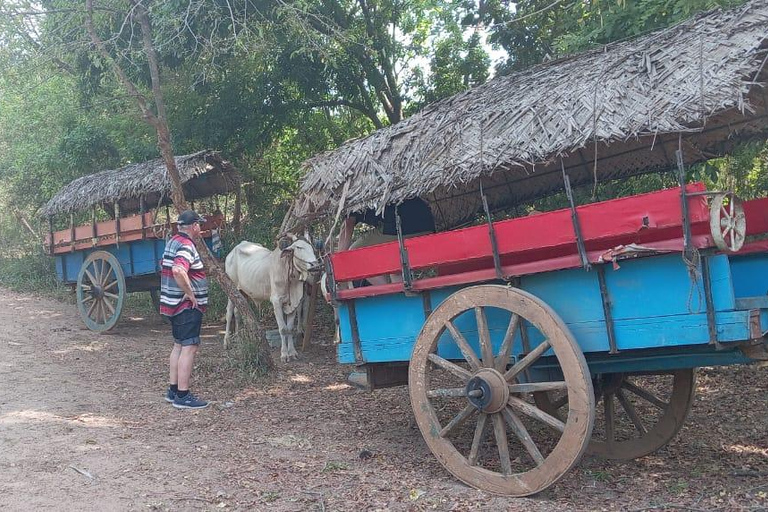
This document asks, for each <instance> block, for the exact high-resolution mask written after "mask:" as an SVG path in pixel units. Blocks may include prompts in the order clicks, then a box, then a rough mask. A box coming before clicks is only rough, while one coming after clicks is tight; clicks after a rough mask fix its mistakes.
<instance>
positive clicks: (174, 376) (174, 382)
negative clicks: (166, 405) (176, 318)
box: [165, 343, 181, 403]
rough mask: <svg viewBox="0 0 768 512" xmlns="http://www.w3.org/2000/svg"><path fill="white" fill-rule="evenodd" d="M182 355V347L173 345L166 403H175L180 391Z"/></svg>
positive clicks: (176, 344)
mask: <svg viewBox="0 0 768 512" xmlns="http://www.w3.org/2000/svg"><path fill="white" fill-rule="evenodd" d="M180 355H181V345H180V344H178V343H174V344H173V348H172V349H171V356H170V357H169V361H168V363H169V364H168V368H169V369H168V391H166V393H165V401H166V402H170V403H173V401H174V400H175V399H176V393H177V392H178V391H179V386H178V384H179V356H180Z"/></svg>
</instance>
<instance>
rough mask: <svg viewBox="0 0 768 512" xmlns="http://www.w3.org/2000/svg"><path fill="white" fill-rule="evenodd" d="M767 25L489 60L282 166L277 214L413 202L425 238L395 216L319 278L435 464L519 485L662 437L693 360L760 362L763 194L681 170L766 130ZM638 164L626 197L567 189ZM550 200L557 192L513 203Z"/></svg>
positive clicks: (671, 429) (474, 480)
mask: <svg viewBox="0 0 768 512" xmlns="http://www.w3.org/2000/svg"><path fill="white" fill-rule="evenodd" d="M767 26H768V2H766V1H765V0H753V1H751V2H748V3H747V4H745V5H744V6H743V7H741V8H739V9H737V10H732V11H724V12H721V11H715V12H710V13H706V14H704V15H701V16H699V17H697V18H695V19H693V20H691V21H688V22H686V23H683V24H681V25H678V26H676V27H674V28H672V29H669V30H663V31H659V32H656V33H653V34H649V35H647V36H644V37H642V38H638V39H635V40H632V41H624V42H620V43H616V44H613V45H609V46H607V47H606V48H601V49H599V50H596V51H592V52H587V53H585V54H582V55H577V56H574V57H570V58H567V59H563V60H560V61H555V62H551V63H546V64H543V65H541V66H538V67H535V68H533V69H531V70H528V71H525V72H522V73H518V74H512V75H509V76H506V77H499V78H495V79H493V80H491V81H490V82H489V83H487V84H485V85H483V86H480V87H477V88H475V89H472V90H469V91H467V92H465V93H462V94H460V95H457V96H454V97H451V98H448V99H445V100H443V101H441V102H439V103H437V104H435V105H433V106H430V107H428V108H427V109H425V110H424V111H422V112H420V113H419V114H416V115H414V116H413V117H411V118H409V119H406V120H405V121H403V122H401V123H399V124H397V125H394V126H391V127H388V128H385V129H383V130H379V131H377V132H374V133H373V134H371V135H370V136H368V137H366V138H363V139H360V140H356V141H351V142H348V143H346V144H345V145H343V146H342V147H340V148H339V149H337V150H335V151H333V152H329V153H326V154H322V155H318V156H316V157H314V158H313V159H310V160H308V161H307V162H306V163H305V165H306V167H307V169H308V173H307V177H306V178H305V180H304V182H303V184H302V189H301V191H302V194H301V195H300V197H299V198H298V199H297V201H296V203H295V204H294V208H293V210H292V211H291V214H290V215H289V218H288V219H287V220H286V223H285V224H286V225H287V226H292V225H295V226H299V225H301V224H306V223H311V222H315V221H316V220H317V219H319V218H322V217H323V216H326V217H328V219H329V220H328V223H329V225H330V224H332V225H334V226H335V225H337V224H338V220H339V219H341V218H342V217H343V216H344V215H351V214H354V213H361V212H366V211H367V210H374V211H375V212H376V213H381V212H382V211H384V210H385V207H386V205H398V204H401V203H403V202H404V201H406V200H408V199H411V198H415V197H419V198H421V199H422V200H423V201H425V202H427V203H428V205H429V207H430V209H431V212H432V213H433V214H434V217H435V225H436V227H437V230H438V231H439V232H438V233H435V234H431V235H426V236H420V237H415V238H405V237H404V236H402V229H401V227H398V237H397V241H394V242H390V243H386V244H381V245H377V246H372V247H363V248H358V249H355V250H350V251H343V252H337V253H335V254H332V255H331V256H330V258H328V259H327V262H328V264H327V267H328V268H327V272H328V275H329V277H330V278H329V279H328V282H329V283H330V285H331V286H330V290H329V298H330V300H332V301H333V302H334V303H335V305H336V307H337V310H338V315H339V324H340V331H341V342H340V344H339V345H338V360H339V361H340V362H341V363H345V364H351V365H357V366H358V368H359V369H362V370H364V371H365V372H367V375H368V385H369V386H370V387H371V388H372V389H376V388H378V387H385V386H390V385H398V384H404V385H405V384H407V385H408V387H409V394H410V401H411V405H412V408H413V413H414V415H415V417H416V421H417V423H418V425H419V428H420V430H421V433H422V435H423V437H424V440H425V441H426V444H427V446H428V447H429V449H430V450H431V451H432V453H433V454H434V455H435V457H436V458H437V459H438V460H439V462H440V463H441V464H442V465H443V466H444V467H445V468H446V469H447V470H448V471H450V472H451V473H452V474H453V475H454V476H456V477H457V478H459V479H460V480H462V481H463V482H465V483H467V484H469V485H471V486H474V487H476V488H479V489H483V490H487V491H490V492H493V493H498V494H503V495H509V496H525V495H530V494H533V493H536V492H539V491H541V490H543V489H546V488H547V487H549V486H550V485H552V484H554V483H555V482H556V481H557V480H558V479H560V478H561V477H562V476H563V475H564V474H566V472H567V471H568V470H569V469H570V468H572V467H573V466H574V465H575V464H577V462H578V461H579V459H580V457H581V456H582V454H583V453H585V452H588V453H591V454H593V455H595V456H600V457H607V458H615V459H633V458H636V457H642V456H644V455H646V454H649V453H651V452H653V451H655V450H658V449H659V448H661V447H663V446H664V445H665V444H666V443H667V442H669V440H670V439H672V437H673V436H674V435H675V434H676V433H677V432H679V430H680V428H681V425H682V424H683V422H684V420H685V418H686V416H687V414H688V411H689V409H690V407H691V404H692V401H693V396H694V389H695V369H696V368H697V367H700V366H711V365H731V364H749V363H752V362H754V361H758V360H765V359H766V358H767V356H768V349H767V348H766V347H767V346H766V331H767V330H768V300H767V299H766V297H767V296H768V295H767V293H768V245H767V244H766V242H765V241H763V240H761V239H762V238H765V233H766V232H768V222H767V221H766V213H765V212H766V206H768V205H767V204H766V203H768V200H766V199H760V200H757V201H755V202H748V203H746V204H742V202H741V201H740V200H739V199H738V198H737V197H736V196H735V195H733V194H732V193H728V192H724V193H720V192H718V193H715V192H710V191H707V190H706V189H705V187H704V186H703V185H702V184H701V183H695V182H694V183H690V181H693V180H691V175H692V166H693V165H694V164H700V163H702V162H706V161H707V160H709V159H711V158H714V157H718V156H722V155H726V154H727V153H728V152H729V150H730V149H731V148H733V146H734V144H736V143H738V142H740V141H743V140H748V139H754V138H758V139H759V140H762V141H765V139H766V135H767V134H768V105H767V103H768V96H766V94H765V92H764V91H765V83H766V82H768V70H767V69H766V60H767V59H768V44H767V43H766V41H768V39H767V38H766V36H767V35H768V33H767V32H766V27H767ZM651 173H653V174H651ZM656 173H661V174H656ZM640 174H646V175H648V176H646V177H645V179H644V180H640V179H637V178H635V176H637V175H640ZM654 176H655V177H658V179H657V180H656V181H657V183H659V184H660V186H657V187H648V188H646V190H652V191H651V192H649V193H647V194H640V195H629V196H628V197H624V198H621V199H614V200H608V201H602V202H593V203H592V204H586V205H579V204H577V203H578V202H579V201H577V200H576V199H577V198H579V197H581V198H584V197H588V196H589V195H594V192H593V191H599V190H607V189H609V188H613V189H614V190H615V189H620V188H621V186H625V185H628V184H634V186H636V185H637V184H638V183H645V184H646V185H647V184H648V183H651V182H653V179H655V178H653V177H654ZM630 178H631V180H630ZM664 181H665V183H664V186H666V187H667V188H666V189H664V186H661V184H662V182H664ZM675 184H677V187H674V185H675ZM580 186H581V187H582V188H577V187H580ZM598 186H599V187H600V188H599V187H598ZM572 187H573V188H572ZM587 187H588V189H587V190H586V193H585V189H586V188H587ZM670 187H672V188H670ZM653 190H655V191H653ZM589 192H592V194H590V193H589ZM553 194H560V196H559V197H560V199H561V200H562V205H563V206H566V208H564V209H561V210H555V211H550V212H547V213H544V214H539V215H532V216H522V215H521V214H524V212H525V211H526V205H531V204H532V202H534V201H537V200H539V199H541V198H545V197H548V196H552V195H553ZM623 195H627V194H626V193H625V194H623ZM515 213H517V216H516V218H515ZM510 217H511V218H510ZM401 221H402V219H399V216H398V221H397V223H398V225H400V224H401ZM473 224H474V225H473ZM467 225H468V226H470V227H462V226H467ZM382 275H385V276H390V279H392V278H393V277H394V279H392V282H391V283H390V284H377V285H375V286H362V287H360V286H359V281H360V280H365V279H368V278H371V277H372V276H382ZM355 286H358V287H355Z"/></svg>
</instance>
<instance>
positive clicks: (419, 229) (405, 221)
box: [337, 197, 435, 285]
mask: <svg viewBox="0 0 768 512" xmlns="http://www.w3.org/2000/svg"><path fill="white" fill-rule="evenodd" d="M395 208H397V211H398V212H399V213H400V228H401V230H402V232H403V238H410V237H413V236H419V235H424V234H427V233H434V232H435V218H434V216H433V215H432V210H430V208H429V205H428V204H427V203H426V202H424V201H423V200H422V199H419V198H418V197H415V198H412V199H408V200H406V201H404V202H403V203H401V204H400V205H394V204H388V205H386V206H385V207H384V214H383V215H376V212H375V211H374V210H372V209H368V210H365V211H364V212H362V213H352V214H350V215H349V216H348V217H347V218H346V219H345V220H344V224H343V225H342V227H341V232H340V233H339V243H338V249H337V250H338V251H346V250H347V249H357V248H359V247H368V246H371V245H378V244H383V243H386V242H392V241H394V240H397V219H396V216H395ZM358 223H363V224H367V225H368V226H371V227H372V228H373V229H371V230H370V231H368V232H367V233H365V234H364V235H363V236H362V237H360V239H358V240H356V241H355V242H354V243H353V242H352V233H353V231H354V229H355V225H356V224H358ZM401 280H402V276H400V275H399V274H390V275H389V276H375V277H370V278H368V279H367V281H368V282H369V283H370V284H372V285H377V284H386V283H389V282H399V281H401Z"/></svg>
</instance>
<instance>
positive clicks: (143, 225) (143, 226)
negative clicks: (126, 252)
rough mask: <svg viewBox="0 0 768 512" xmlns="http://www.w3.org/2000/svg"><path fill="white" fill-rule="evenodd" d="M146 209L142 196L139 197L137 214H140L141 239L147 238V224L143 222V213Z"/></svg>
mask: <svg viewBox="0 0 768 512" xmlns="http://www.w3.org/2000/svg"><path fill="white" fill-rule="evenodd" d="M145 210H146V205H145V204H144V196H141V197H139V215H140V216H141V239H142V240H146V239H147V229H146V228H147V225H146V223H145V222H144V213H145Z"/></svg>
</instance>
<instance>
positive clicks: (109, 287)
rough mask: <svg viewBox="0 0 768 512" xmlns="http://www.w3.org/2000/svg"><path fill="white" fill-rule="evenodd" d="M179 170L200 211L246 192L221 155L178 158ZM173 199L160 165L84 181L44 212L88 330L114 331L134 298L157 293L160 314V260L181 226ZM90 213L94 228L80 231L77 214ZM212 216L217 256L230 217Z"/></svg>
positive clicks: (206, 228)
mask: <svg viewBox="0 0 768 512" xmlns="http://www.w3.org/2000/svg"><path fill="white" fill-rule="evenodd" d="M176 166H177V168H178V170H179V173H180V176H181V180H182V186H183V188H184V194H185V197H186V198H187V199H188V200H191V201H192V202H193V203H192V204H193V205H194V201H196V200H197V201H200V200H205V199H210V198H213V197H215V196H218V195H227V194H230V193H234V192H236V191H237V190H238V189H239V185H240V177H239V175H238V174H237V172H236V171H235V170H234V168H233V167H232V165H231V164H230V163H229V162H227V161H226V160H223V159H222V158H221V156H220V155H219V154H218V153H217V152H215V151H200V152H198V153H194V154H191V155H185V156H179V157H176ZM170 196H171V181H170V179H169V178H168V175H167V171H166V169H165V164H164V163H163V161H162V159H157V160H152V161H149V162H144V163H139V164H132V165H128V166H126V167H122V168H120V169H115V170H109V171H102V172H99V173H96V174H92V175H89V176H84V177H82V178H78V179H76V180H74V181H72V182H71V183H69V184H68V185H66V186H65V187H64V188H63V189H62V190H61V191H60V192H59V193H58V194H56V195H55V196H54V197H53V198H52V199H51V200H50V201H49V202H48V203H47V204H46V205H45V206H44V207H43V210H42V214H43V215H45V216H47V217H48V219H49V226H50V229H49V233H48V236H47V237H46V241H45V248H46V251H47V252H48V253H49V254H50V255H51V256H53V257H54V258H55V261H56V274H57V276H58V278H59V280H60V281H61V282H62V283H65V284H69V285H72V286H73V287H74V289H75V292H76V295H77V309H78V311H79V313H80V317H81V318H82V320H83V323H85V325H86V327H88V328H89V329H91V330H93V331H99V332H101V331H107V330H109V329H112V328H113V327H114V326H115V325H116V324H117V321H118V320H119V319H120V315H121V313H122V309H123V303H124V301H125V296H126V294H127V293H129V292H139V291H148V292H150V294H151V295H152V300H153V302H154V304H155V308H156V309H159V289H160V270H161V269H160V261H161V260H162V257H163V251H164V249H165V242H166V239H167V238H168V237H170V236H171V235H172V234H173V233H174V230H175V228H176V226H175V223H174V222H173V221H174V220H175V215H173V214H171V212H170V209H169V205H170V202H171V200H170ZM89 210H90V211H91V219H90V222H85V223H83V224H79V225H78V223H77V222H76V215H78V214H80V215H82V213H83V212H88V211H89ZM209 210H210V212H208V211H205V212H204V213H205V214H206V215H205V216H206V222H205V223H204V224H203V226H202V236H203V239H204V240H205V242H206V243H207V244H208V247H209V248H211V249H213V250H214V252H217V251H218V249H219V248H220V243H219V242H217V240H219V237H220V233H219V231H220V229H221V228H222V226H223V224H224V216H223V214H222V213H221V212H220V211H217V209H216V208H210V209H209ZM225 210H226V208H225ZM201 211H202V210H201ZM62 215H66V216H68V220H69V227H68V228H65V229H62V230H58V231H55V230H54V216H62ZM99 216H101V217H107V218H106V219H103V220H99Z"/></svg>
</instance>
